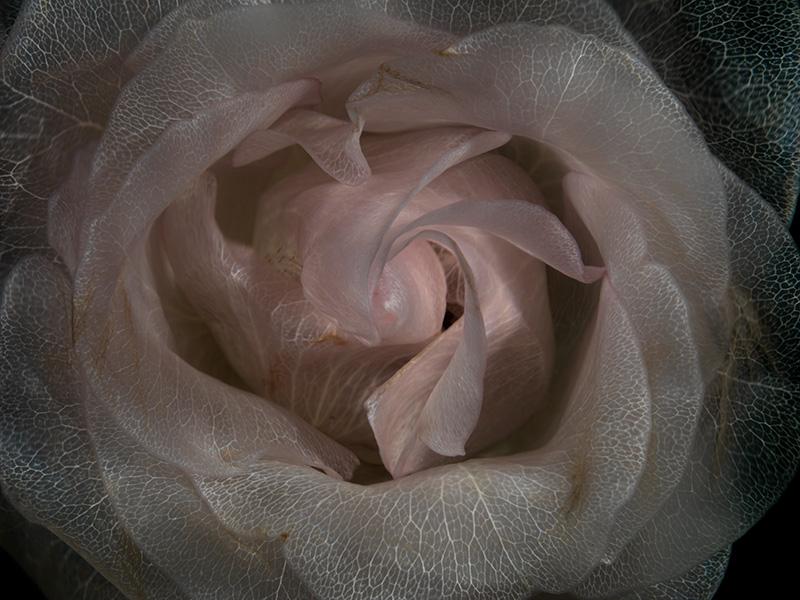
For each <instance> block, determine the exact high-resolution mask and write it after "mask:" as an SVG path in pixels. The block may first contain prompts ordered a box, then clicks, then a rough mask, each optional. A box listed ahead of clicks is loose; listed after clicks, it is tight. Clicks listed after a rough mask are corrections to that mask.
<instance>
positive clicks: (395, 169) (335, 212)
mask: <svg viewBox="0 0 800 600" xmlns="http://www.w3.org/2000/svg"><path fill="white" fill-rule="evenodd" d="M507 140H508V136H507V135H505V134H502V133H497V132H488V131H482V130H480V129H475V128H445V129H442V130H430V131H421V132H411V133H406V134H403V135H401V136H393V137H392V138H391V139H386V138H376V139H374V140H365V141H364V143H363V146H364V154H365V155H366V156H367V159H368V160H369V161H370V166H371V167H372V171H373V176H372V177H370V178H369V179H368V180H367V181H366V182H365V183H364V184H362V185H361V186H358V187H355V188H350V187H345V186H337V185H328V186H320V187H317V188H313V189H310V190H307V191H306V192H304V193H303V194H302V195H301V196H299V197H298V198H296V199H295V200H294V201H293V202H292V204H291V210H292V211H294V212H296V213H298V214H299V221H300V234H299V244H298V246H299V252H300V256H301V261H302V263H303V272H302V282H303V290H304V292H305V294H306V297H307V298H309V300H311V302H313V303H314V305H315V306H316V307H317V309H318V310H319V311H321V312H323V313H325V314H326V315H328V316H329V317H330V318H332V319H334V320H336V321H337V322H338V323H339V325H340V326H341V328H342V329H343V330H345V331H346V332H348V333H349V334H350V335H353V336H356V337H358V338H360V339H363V340H364V341H365V342H366V343H369V344H376V343H378V342H379V340H380V332H378V330H377V328H376V325H375V322H374V316H373V314H372V312H373V307H372V297H373V294H374V290H375V288H376V286H377V282H378V279H379V277H380V272H381V268H382V266H383V265H377V264H375V257H376V256H377V254H378V251H379V249H380V248H381V245H382V243H383V239H384V236H385V235H386V233H387V231H388V230H389V228H390V227H391V225H392V224H393V222H394V221H395V219H396V218H397V215H398V214H399V213H400V212H401V210H402V209H403V207H404V206H405V205H406V204H408V202H410V201H411V200H412V199H413V198H414V196H415V195H416V194H417V193H418V192H419V191H420V190H422V189H423V188H424V187H425V186H426V185H427V184H428V183H430V182H431V181H432V180H434V179H435V178H436V177H438V176H439V175H441V174H442V173H443V172H444V171H446V170H447V169H448V168H450V167H452V166H453V165H456V164H458V163H460V162H462V161H464V160H467V159H469V158H471V157H472V156H476V155H478V154H481V153H484V152H487V151H489V150H492V149H494V148H496V147H498V146H500V145H502V144H503V143H505V142H506V141H507ZM333 257H335V258H336V259H335V260H332V259H333ZM410 308H415V307H413V306H412V307H410ZM437 325H438V324H437ZM434 332H435V330H434V331H431V332H430V333H429V334H428V335H431V334H432V333H434ZM419 341H422V340H419Z"/></svg>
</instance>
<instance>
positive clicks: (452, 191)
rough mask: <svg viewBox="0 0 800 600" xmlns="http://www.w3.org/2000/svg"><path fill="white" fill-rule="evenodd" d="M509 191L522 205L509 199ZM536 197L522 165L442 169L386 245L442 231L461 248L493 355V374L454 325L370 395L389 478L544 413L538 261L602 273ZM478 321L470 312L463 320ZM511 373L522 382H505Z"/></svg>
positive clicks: (482, 161)
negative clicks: (585, 259) (585, 260)
mask: <svg viewBox="0 0 800 600" xmlns="http://www.w3.org/2000/svg"><path fill="white" fill-rule="evenodd" d="M512 196H516V197H517V198H519V199H518V200H516V201H510V200H503V199H502V198H508V197H512ZM487 197H489V198H492V197H494V198H497V199H496V200H494V201H490V200H489V201H487V200H485V199H484V198H487ZM470 198H475V200H469V199H470ZM478 199H480V200H478ZM541 201H542V198H541V195H540V193H539V192H538V190H537V189H536V187H535V186H534V185H533V184H532V182H531V181H530V178H529V177H527V175H526V174H525V173H524V172H523V171H522V170H521V169H519V167H516V166H515V165H514V164H513V163H511V162H510V161H509V160H508V159H506V158H503V157H501V156H496V155H494V156H493V155H484V156H481V157H479V158H474V159H471V160H469V161H466V162H464V163H462V164H461V165H458V166H456V167H453V168H452V169H450V170H448V171H447V172H445V173H444V174H443V175H442V176H440V177H439V178H437V179H436V180H434V182H433V183H432V184H431V185H430V186H429V187H428V188H426V189H425V190H423V192H421V193H420V194H419V195H418V196H417V197H416V198H415V199H414V201H412V202H411V203H410V204H409V206H408V210H407V211H406V212H407V213H410V218H409V216H408V215H406V214H405V213H401V215H400V216H399V219H398V222H399V223H398V226H396V227H395V228H394V229H393V231H392V234H391V237H389V238H388V239H389V242H388V243H389V245H391V244H392V243H393V242H392V240H394V244H395V245H396V248H395V251H398V250H399V249H400V248H402V247H403V245H404V244H406V243H408V241H409V239H411V237H412V236H415V235H420V234H421V233H422V232H424V231H426V230H427V229H431V230H437V229H438V230H442V231H444V232H446V233H447V236H448V238H447V244H449V245H451V246H452V245H455V246H456V247H457V248H458V254H459V256H460V262H462V269H468V272H469V273H470V277H473V278H474V283H473V284H472V285H473V286H474V287H475V290H476V292H472V293H476V297H475V303H476V307H477V306H480V312H481V313H482V319H483V321H484V327H485V334H486V336H487V338H488V344H489V354H488V371H487V370H486V369H487V356H486V352H487V350H486V348H485V347H484V342H483V341H482V340H481V339H480V337H478V336H477V335H475V334H471V335H470V336H469V337H468V338H467V335H466V334H467V332H466V331H465V330H464V329H462V325H464V326H465V323H459V324H458V325H457V326H454V327H452V328H451V329H449V330H448V331H446V332H444V333H443V334H442V335H441V336H440V337H439V338H437V339H436V340H435V341H434V342H432V343H431V344H430V345H429V346H428V347H427V348H426V349H425V351H424V352H422V353H421V354H420V355H419V356H418V357H416V358H415V359H414V360H412V361H411V362H410V363H409V364H407V365H405V366H404V367H403V369H401V370H400V371H399V372H398V373H397V374H395V376H394V377H392V379H391V380H389V381H388V382H387V383H386V384H384V385H383V386H382V387H381V388H380V389H378V390H377V391H376V392H375V394H374V395H373V396H372V397H371V398H370V400H369V402H368V407H369V416H370V423H371V425H372V427H373V430H374V431H375V437H376V439H377V441H378V446H379V448H380V449H381V456H382V458H383V461H384V464H385V465H387V468H388V470H389V471H390V472H391V473H392V475H393V476H395V477H400V476H402V475H406V474H408V473H411V472H413V471H416V470H420V469H422V468H425V467H428V466H431V465H434V464H438V463H442V462H447V461H448V459H447V458H445V457H448V456H450V457H452V456H459V455H463V454H464V453H465V447H466V445H467V442H468V441H469V444H470V448H471V450H472V451H474V450H476V449H480V448H483V447H485V446H486V445H487V444H490V443H492V442H495V441H498V440H499V439H502V438H503V437H504V436H506V435H508V434H509V433H510V432H511V431H512V430H513V429H514V428H516V427H518V426H519V425H520V424H521V422H523V421H524V420H525V419H527V418H528V417H529V416H530V415H531V414H532V412H533V411H534V410H535V409H536V408H537V407H540V402H539V399H540V397H541V396H542V395H543V393H544V391H545V389H546V386H547V383H548V381H549V376H550V368H551V364H552V343H553V342H552V331H551V322H550V319H551V317H550V313H549V308H548V300H547V287H546V277H545V271H544V267H543V265H542V262H541V260H543V261H545V262H546V263H549V264H551V265H553V266H555V267H556V268H558V269H559V270H562V271H564V272H565V273H567V274H569V275H570V276H573V277H576V278H578V279H580V280H582V281H585V282H590V281H593V280H594V279H596V278H597V277H598V276H599V275H600V274H601V273H602V270H600V269H595V268H592V267H585V266H584V265H583V263H582V261H581V257H580V252H579V251H578V248H577V245H576V244H575V242H574V240H573V239H572V238H571V236H570V235H569V233H568V232H567V231H566V230H565V229H564V227H563V225H561V223H559V222H558V220H557V219H556V218H555V217H554V216H553V215H552V214H550V213H549V212H548V211H547V210H546V209H545V208H544V207H543V206H541V205H539V204H536V203H541ZM413 215H421V216H418V218H417V219H416V220H414V219H413ZM482 232H485V233H482ZM426 235H428V236H430V235H431V234H426ZM450 236H452V237H450ZM533 257H535V258H533ZM473 271H474V274H472V273H473ZM465 287H466V288H467V292H470V288H469V286H465ZM466 295H469V294H466ZM467 304H468V303H467ZM466 308H467V307H466V306H465V309H466ZM473 310H474V309H473ZM473 314H474V313H471V312H470V311H469V310H466V312H465V320H468V319H469V318H470V317H471V316H473ZM464 328H465V329H466V327H464ZM464 353H467V356H469V357H470V358H469V359H466V358H462V357H461V356H462V354H464ZM457 358H458V360H456V359H457ZM509 370H511V371H513V372H514V378H515V379H514V381H515V384H516V385H513V386H508V385H507V384H508V379H507V377H508V373H509ZM484 374H486V382H487V383H488V387H486V386H484ZM479 415H480V417H479ZM512 415H513V417H512ZM476 425H477V429H475V427H476Z"/></svg>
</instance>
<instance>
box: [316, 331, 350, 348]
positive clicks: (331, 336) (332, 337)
mask: <svg viewBox="0 0 800 600" xmlns="http://www.w3.org/2000/svg"><path fill="white" fill-rule="evenodd" d="M326 342H330V343H332V344H334V345H336V346H344V345H345V344H346V343H347V340H346V339H344V338H342V337H339V336H338V335H336V333H334V332H332V331H329V332H328V333H326V334H324V335H322V336H320V337H318V338H317V339H315V340H314V341H313V342H312V343H313V344H324V343H326Z"/></svg>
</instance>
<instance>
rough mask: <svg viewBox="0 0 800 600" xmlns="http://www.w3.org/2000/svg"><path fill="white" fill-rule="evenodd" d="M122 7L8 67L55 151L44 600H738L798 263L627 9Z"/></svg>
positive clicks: (780, 441) (30, 297)
mask: <svg viewBox="0 0 800 600" xmlns="http://www.w3.org/2000/svg"><path fill="white" fill-rule="evenodd" d="M118 4H122V5H124V6H125V11H137V10H139V11H141V14H142V15H143V16H142V18H143V19H144V25H141V24H140V25H138V26H137V29H136V31H137V32H138V33H133V31H132V30H128V29H126V28H125V27H124V26H123V25H120V24H118V23H116V22H115V20H114V19H112V17H116V18H122V17H121V16H120V15H121V14H122V13H120V12H119V10H121V9H119V8H114V7H115V6H116V4H115V3H113V2H110V1H109V2H106V1H105V0H102V1H101V0H92V1H89V2H85V1H83V2H73V3H65V5H64V7H62V8H58V7H55V6H51V3H47V2H33V3H32V4H30V5H29V6H28V7H27V9H24V10H23V13H22V14H21V16H20V21H19V22H18V24H17V27H16V28H15V29H14V30H12V32H11V34H10V37H9V39H8V42H7V46H6V49H5V50H4V54H3V65H4V68H6V70H5V71H4V72H6V73H8V75H6V85H7V86H8V89H9V90H12V92H13V93H16V94H18V95H19V97H20V98H23V99H24V98H27V101H30V102H32V103H33V104H34V105H36V106H39V105H40V104H41V103H44V104H45V105H46V106H45V108H44V109H42V110H43V111H44V113H45V114H48V115H49V116H48V118H49V119H55V121H58V120H59V119H60V122H61V125H60V126H55V125H53V124H52V123H53V121H47V120H43V121H42V125H41V127H42V131H41V136H40V137H45V138H47V139H49V140H50V141H49V142H48V144H49V145H47V146H42V145H41V143H39V145H38V146H31V148H38V149H39V150H37V151H36V152H33V151H30V152H29V153H28V154H27V155H26V158H25V161H26V162H24V161H18V162H19V164H25V165H26V166H25V171H24V177H27V178H29V180H30V181H33V179H32V178H34V177H35V176H36V174H37V173H40V174H41V175H40V177H41V181H40V183H39V184H37V185H39V186H40V189H42V190H44V193H40V194H38V198H37V200H36V202H38V203H39V204H38V206H44V205H45V203H46V211H47V219H46V235H47V238H46V239H47V245H48V247H49V250H48V251H47V252H44V253H42V252H39V253H35V254H34V255H31V256H26V257H24V258H22V259H21V260H20V261H19V262H17V264H16V266H15V267H14V268H13V270H12V271H11V272H10V274H9V275H8V277H7V279H6V283H5V289H4V295H3V304H2V313H1V314H0V324H2V331H3V346H2V357H3V361H4V362H3V363H2V365H3V366H2V375H3V381H4V390H5V391H4V399H3V401H4V405H3V409H2V417H1V418H0V433H1V434H2V438H0V439H2V443H1V444H2V445H1V446H0V448H1V451H0V474H1V475H2V482H3V493H4V495H5V496H6V498H7V499H8V501H9V502H10V503H11V504H12V505H13V506H14V507H15V508H16V509H17V510H18V511H19V512H20V513H21V514H22V515H23V516H24V517H25V518H26V519H27V520H29V521H31V522H33V523H36V524H40V525H44V526H45V527H46V528H47V529H48V530H49V531H50V532H52V533H54V534H55V535H56V536H58V537H59V538H60V539H61V540H62V541H63V542H65V543H66V544H67V545H68V546H69V547H70V548H71V549H73V550H74V551H75V552H77V553H78V554H79V555H80V557H81V559H78V558H77V556H76V557H75V558H74V559H73V560H74V561H75V562H74V565H75V566H74V567H70V570H67V572H66V574H65V575H63V577H62V578H61V579H58V580H54V581H52V582H50V583H45V584H44V585H45V587H47V586H48V585H49V586H51V587H50V588H48V589H52V590H56V591H54V592H51V593H54V594H55V595H56V597H60V596H58V594H59V593H60V592H58V591H57V590H69V589H71V588H70V586H73V587H74V586H75V585H76V582H78V581H86V580H87V577H88V575H87V573H88V572H89V571H90V570H91V569H94V570H96V571H97V572H98V573H99V574H100V575H102V581H101V582H100V583H97V584H92V585H90V586H89V587H87V589H89V590H90V591H91V594H94V596H92V597H107V596H104V595H103V594H105V593H107V592H108V590H111V589H112V588H113V591H114V593H116V594H118V595H122V596H124V597H129V598H139V597H146V598H158V599H163V598H235V599H244V598H254V599H255V598H299V599H306V598H320V599H325V600H336V599H351V598H352V599H362V598H363V599H373V598H375V599H389V598H398V599H434V598H464V599H479V598H481V599H482V598H486V599H491V600H499V599H506V598H508V599H511V598H515V599H516V598H519V599H523V598H524V599H527V598H552V597H553V596H551V595H550V594H565V595H564V596H559V597H564V598H567V597H568V598H625V599H628V598H647V599H653V598H670V599H680V598H686V599H687V600H688V599H697V598H706V597H710V596H711V595H712V594H713V592H714V590H715V588H716V585H717V583H718V581H719V579H720V577H721V576H722V573H723V572H724V569H725V565H726V563H727V555H728V548H729V546H730V544H731V542H732V541H733V540H734V539H736V538H737V537H738V536H739V535H740V534H741V533H742V532H743V531H744V530H746V529H747V528H748V527H749V526H750V524H752V522H753V521H754V520H755V519H757V518H758V516H760V514H761V513H762V512H763V511H764V510H765V508H766V507H767V506H768V505H769V504H770V503H771V502H772V501H773V500H774V499H775V498H776V496H777V494H779V493H780V490H781V489H782V488H783V486H784V485H785V484H786V482H787V481H788V479H789V478H790V477H791V475H792V473H793V470H794V468H795V465H796V462H797V455H798V443H797V428H798V409H797V406H796V405H797V402H796V398H797V391H798V382H797V376H796V374H792V373H791V369H792V368H793V365H794V364H795V363H794V361H795V360H796V358H797V347H796V346H797V344H796V340H795V343H794V344H792V343H791V341H789V343H788V344H786V343H785V341H783V340H784V339H787V338H788V339H789V340H791V339H794V338H792V337H791V336H793V335H796V328H797V324H798V321H799V320H800V315H798V305H797V295H798V288H797V281H798V278H797V276H798V274H799V273H800V261H798V255H797V251H796V249H795V248H794V247H793V246H792V243H791V240H790V239H789V238H788V235H787V234H786V232H785V230H784V229H783V225H782V223H781V222H780V220H779V219H778V217H777V216H776V215H775V214H774V213H773V212H772V211H771V209H770V208H769V207H768V206H767V205H766V204H765V203H764V202H763V201H762V200H761V198H760V197H759V196H758V195H757V194H756V193H755V192H754V191H753V190H751V189H750V188H749V187H748V186H747V185H745V184H744V183H743V182H742V181H741V180H740V179H739V178H738V177H737V176H736V175H734V174H733V173H732V172H731V171H729V170H728V168H726V167H725V166H724V165H723V164H722V163H721V162H720V161H719V160H718V159H717V158H715V157H714V155H712V153H711V152H710V150H709V147H708V145H707V143H706V141H705V140H704V138H703V136H702V134H701V132H700V130H699V129H698V128H697V126H696V125H695V123H694V121H692V119H691V118H690V117H689V116H688V114H687V113H686V110H685V108H684V106H683V105H682V104H681V103H680V101H679V100H678V99H677V98H676V96H675V95H673V93H672V92H671V91H670V89H669V88H668V87H666V86H665V84H664V83H663V82H662V81H661V79H659V77H658V75H656V74H655V72H654V71H653V70H652V68H651V66H650V63H649V60H648V57H647V56H646V55H645V54H644V53H643V51H642V50H641V49H640V48H639V47H638V46H637V45H636V43H635V42H634V40H633V38H632V37H631V36H630V35H629V34H628V33H627V32H626V30H625V29H624V28H623V27H622V26H621V24H620V21H619V20H618V18H617V16H616V15H615V13H614V12H613V11H612V10H611V9H610V8H609V7H608V6H606V5H605V4H604V3H602V2H583V3H578V2H573V3H569V5H566V4H565V3H563V2H556V1H550V0H542V1H540V2H534V3H533V5H535V10H534V9H531V10H533V12H531V13H525V15H526V16H525V18H520V16H521V15H522V14H523V13H524V10H522V9H520V10H521V11H522V12H520V14H519V15H518V16H517V17H515V18H512V16H511V15H505V14H501V13H502V12H503V11H504V10H505V9H503V10H500V8H499V7H498V5H493V4H486V5H481V6H483V8H480V9H479V8H475V7H472V8H471V9H467V8H466V4H467V3H465V5H464V6H465V8H463V9H462V8H457V7H453V6H451V5H450V3H446V2H438V1H435V2H418V3H413V2H412V3H411V4H408V3H397V4H396V5H395V3H392V2H389V3H388V5H384V3H381V2H368V1H366V0H365V1H354V2H349V1H348V2H345V1H341V2H340V1H336V2H323V3H311V4H306V3H296V4H292V5H278V4H275V5H271V4H269V3H266V2H260V1H254V0H250V1H245V0H216V1H196V2H185V3H180V6H177V7H175V8H174V9H173V10H171V11H166V10H165V9H164V8H162V9H156V8H154V7H153V6H151V5H152V4H155V3H153V2H135V1H133V2H123V3H118ZM417 4H418V5H419V6H417ZM426 7H428V8H426ZM463 10H472V12H467V13H465V14H467V15H468V16H469V19H473V18H474V20H475V23H469V25H468V26H465V25H464V24H460V25H459V24H457V23H456V22H455V21H456V20H457V13H458V11H463ZM509 10H510V9H509ZM498 11H500V12H498ZM448 14H449V15H450V18H449V22H448V18H447V15H448ZM125 18H129V19H130V18H132V17H130V16H128V17H125ZM134 21H135V22H137V23H138V21H136V20H135V19H134ZM62 22H67V23H69V29H67V30H66V33H65V34H64V36H65V38H66V41H63V40H61V39H60V35H61V34H60V31H61V25H62ZM83 28H88V30H89V32H87V31H84V30H83ZM95 29H96V30H97V31H95ZM465 30H466V31H465ZM110 32H113V35H112V33H110ZM115 36H116V37H115ZM131 36H134V37H135V40H136V43H132V42H131V40H130V39H128V38H129V37H131ZM42 40H45V41H46V42H47V43H48V44H51V45H54V46H58V47H63V48H68V49H70V50H69V51H67V50H63V51H62V50H59V49H55V50H53V54H52V55H48V54H46V53H43V54H41V55H36V56H35V57H29V56H27V55H26V53H33V54H35V53H36V51H37V49H36V48H35V46H36V45H37V43H39V42H40V41H42ZM81 40H82V42H81ZM115 44H116V46H115ZM117 46H118V47H117ZM123 47H124V48H125V49H124V50H123V49H122V48H123ZM82 52H83V53H85V54H81V53H82ZM59 53H61V54H59ZM59 55H60V56H62V63H57V64H51V61H52V60H53V57H55V56H59ZM65 64H66V65H71V66H64V65H65ZM22 66H26V67H27V79H25V77H24V76H23V73H24V69H23V68H22ZM71 69H74V73H72V72H71ZM71 77H72V78H73V79H74V82H73V84H72V85H73V89H74V90H80V93H78V94H75V95H74V96H69V94H67V95H65V96H64V97H63V98H59V97H52V98H49V99H47V100H44V99H41V98H37V97H36V96H35V95H33V93H32V92H31V93H26V92H25V90H26V89H31V90H34V89H35V90H43V89H46V87H47V85H49V84H48V83H47V82H48V81H50V80H52V81H53V82H59V81H62V80H65V79H69V78H71ZM15 78H17V79H19V81H17V79H15ZM53 85H54V86H56V83H53ZM25 86H28V88H26V87H25ZM56 87H57V86H56ZM12 92H9V93H10V94H11V95H12V96H13V93H12ZM20 102H21V103H22V102H23V101H22V100H20ZM37 102H38V104H37ZM22 106H24V103H23V104H21V105H20V106H19V107H16V106H11V110H12V111H14V114H16V115H17V119H18V129H17V130H15V131H18V132H19V134H20V136H24V133H25V132H26V131H28V130H29V129H28V127H29V124H26V118H31V119H36V116H35V115H36V114H38V113H36V112H35V111H34V112H33V113H30V115H27V113H25V112H24V110H23V108H21V107H22ZM37 110H38V108H37ZM50 113H53V114H55V115H56V116H55V117H53V115H52V114H50ZM12 133H13V131H12ZM61 136H64V140H68V143H67V142H63V144H62V141H60V140H59V138H60V137H61ZM3 152H4V155H3V158H4V159H6V158H7V159H8V160H6V161H5V163H11V162H12V159H13V158H14V157H13V155H12V153H11V151H10V150H9V151H7V150H6V148H5V146H4V147H3ZM54 157H55V158H54ZM3 168H4V169H5V167H3ZM4 176H6V177H8V178H14V177H15V171H14V169H13V168H8V169H7V170H6V171H5V175H4ZM15 193H16V194H17V196H16V197H17V198H22V197H23V194H26V193H29V190H28V189H27V188H26V185H25V184H24V181H23V183H22V184H20V186H19V189H17V191H16V192H15ZM14 210H15V211H22V213H24V211H25V208H24V206H23V205H22V204H21V201H19V200H18V201H17V204H15V205H14ZM15 218H16V217H15ZM44 231H45V229H44V228H43V227H42V226H41V223H39V224H38V225H36V226H33V225H32V226H31V234H30V235H31V239H36V235H41V234H43V232H44ZM14 236H15V237H13V238H12V237H10V238H9V240H13V244H12V242H9V245H13V246H15V251H16V250H18V249H19V247H20V246H22V245H23V244H22V242H21V241H20V240H21V239H22V237H20V236H19V234H18V233H15V234H14ZM23 237H24V236H23ZM765 392H766V393H765ZM83 561H85V562H83ZM64 593H66V592H64Z"/></svg>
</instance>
